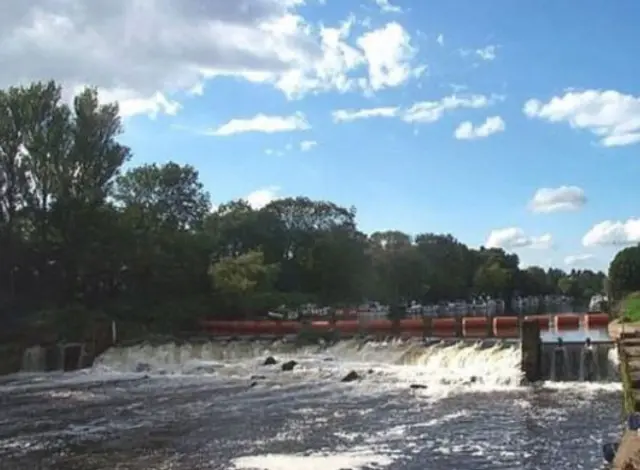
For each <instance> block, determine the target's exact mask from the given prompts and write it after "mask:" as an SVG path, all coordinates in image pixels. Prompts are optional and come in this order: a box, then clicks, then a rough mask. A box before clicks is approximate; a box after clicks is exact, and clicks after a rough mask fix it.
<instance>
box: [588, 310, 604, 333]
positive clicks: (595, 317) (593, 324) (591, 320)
mask: <svg viewBox="0 0 640 470" xmlns="http://www.w3.org/2000/svg"><path fill="white" fill-rule="evenodd" d="M608 324H609V315H607V314H606V313H587V314H586V315H585V316H584V326H585V327H587V328H591V329H593V328H605V327H606V326H607V325H608Z"/></svg>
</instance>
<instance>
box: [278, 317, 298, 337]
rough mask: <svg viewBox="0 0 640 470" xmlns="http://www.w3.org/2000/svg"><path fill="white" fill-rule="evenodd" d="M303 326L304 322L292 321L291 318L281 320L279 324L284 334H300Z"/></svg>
mask: <svg viewBox="0 0 640 470" xmlns="http://www.w3.org/2000/svg"><path fill="white" fill-rule="evenodd" d="M301 328H302V324H301V323H300V322H297V321H291V320H287V321H283V322H280V325H279V330H280V333H282V334H283V335H295V334H298V333H299V332H300V329H301Z"/></svg>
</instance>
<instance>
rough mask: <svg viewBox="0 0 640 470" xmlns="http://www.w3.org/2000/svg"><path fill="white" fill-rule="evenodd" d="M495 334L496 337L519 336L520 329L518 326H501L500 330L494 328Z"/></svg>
mask: <svg viewBox="0 0 640 470" xmlns="http://www.w3.org/2000/svg"><path fill="white" fill-rule="evenodd" d="M493 334H494V335H495V336H496V338H519V337H520V331H519V330H518V328H501V329H499V330H494V332H493Z"/></svg>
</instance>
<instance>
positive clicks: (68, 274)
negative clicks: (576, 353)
mask: <svg viewBox="0 0 640 470" xmlns="http://www.w3.org/2000/svg"><path fill="white" fill-rule="evenodd" d="M122 131H123V128H122V123H121V121H120V118H119V116H118V107H117V105H115V104H102V103H101V102H100V101H99V100H98V95H97V92H96V90H94V89H91V88H88V89H85V90H83V91H81V92H80V93H79V94H78V95H77V96H76V97H75V99H74V100H73V102H72V103H71V104H69V103H68V102H66V101H63V100H62V90H61V88H60V87H59V86H58V85H57V84H56V83H54V82H47V83H34V84H31V85H28V86H23V87H11V88H9V89H7V90H4V91H1V90H0V242H1V243H2V249H1V250H0V316H1V317H2V321H3V325H19V324H34V323H35V322H36V321H38V322H39V321H41V320H42V319H48V320H49V321H50V322H54V323H55V328H57V329H65V328H66V327H69V328H70V325H71V324H73V325H74V328H73V332H72V331H71V330H69V332H68V335H67V336H69V335H78V334H81V330H82V329H83V326H84V325H86V324H87V323H90V321H91V320H92V319H93V318H96V317H98V316H106V317H109V318H117V319H118V321H121V322H127V323H128V327H127V331H135V329H136V326H141V325H144V327H145V329H147V330H148V329H155V330H159V331H173V329H175V328H183V327H187V326H188V327H190V328H191V327H194V325H196V321H195V320H197V319H198V318H201V317H203V316H213V315H218V316H226V317H232V318H245V317H260V316H262V315H264V314H265V313H266V311H267V310H268V309H271V308H274V307H278V306H280V305H287V306H296V305H300V304H303V303H307V302H316V303H319V304H322V305H324V306H334V307H337V306H343V305H349V306H354V305H357V304H359V303H360V302H362V301H364V300H377V301H380V302H383V303H387V304H390V305H393V306H394V311H397V312H401V310H402V309H401V308H400V306H401V305H403V304H406V303H408V302H411V301H418V302H422V303H436V302H440V301H452V300H457V299H469V298H470V297H472V296H475V295H482V294H484V295H491V296H494V297H495V296H501V297H503V298H504V299H505V300H507V303H508V304H509V300H510V298H511V297H512V296H515V295H547V294H559V293H567V294H569V295H571V296H573V297H575V298H576V299H578V300H580V301H585V300H588V298H589V297H590V296H591V295H592V294H594V293H598V292H602V289H603V285H604V281H605V276H604V274H603V273H601V272H597V273H596V272H593V271H590V270H573V271H571V272H570V273H567V272H564V271H562V270H559V269H549V270H547V271H544V270H543V269H542V268H539V267H535V266H533V267H528V268H526V269H521V268H520V263H519V259H518V256H517V255H515V254H513V253H506V252H505V251H504V250H501V249H495V248H491V249H487V248H484V247H480V248H479V249H475V248H470V247H469V246H467V245H465V244H464V243H462V242H461V241H459V240H457V239H456V238H455V237H453V236H452V235H451V234H439V233H431V232H425V233H421V234H417V235H416V236H415V237H414V236H412V235H410V234H407V233H404V232H402V231H399V230H388V231H383V232H375V233H372V234H371V235H367V234H365V233H362V232H361V231H360V230H359V229H358V225H357V219H356V210H355V208H353V207H343V206H341V205H339V204H336V203H334V202H331V201H325V200H312V199H309V198H307V197H291V198H285V199H280V200H277V201H273V202H271V203H270V204H268V205H267V206H266V207H263V208H260V209H255V208H252V207H251V206H250V205H249V204H248V203H247V202H246V201H243V200H236V201H230V202H227V203H224V204H221V205H220V206H218V207H217V208H216V209H215V210H213V211H212V209H211V202H210V196H209V194H208V192H207V191H205V188H204V184H203V183H202V182H201V181H200V177H199V174H198V172H197V170H196V169H195V168H194V167H192V166H190V165H181V164H178V163H175V162H168V163H165V164H145V165H141V166H137V167H132V168H130V169H128V170H127V171H126V172H124V174H123V165H124V164H125V163H126V162H127V161H129V159H130V158H131V151H130V149H129V148H128V147H127V146H125V145H124V144H122V143H121V141H120V136H121V133H122ZM214 189H215V188H214ZM638 250H639V249H638V247H633V248H628V249H626V250H623V251H621V252H620V253H619V254H618V255H617V256H616V258H615V259H614V261H613V262H612V265H611V268H610V284H611V287H612V289H613V290H614V291H616V292H627V291H629V290H637V289H638V285H639V283H640V279H639V276H640V262H639V259H640V255H639V254H638ZM398 309H400V310H398Z"/></svg>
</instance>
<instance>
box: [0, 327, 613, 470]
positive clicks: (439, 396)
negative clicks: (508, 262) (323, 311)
mask: <svg viewBox="0 0 640 470" xmlns="http://www.w3.org/2000/svg"><path fill="white" fill-rule="evenodd" d="M267 356H274V357H275V358H276V359H277V360H278V361H279V362H282V361H285V360H289V359H294V360H296V361H298V363H299V364H298V365H297V366H296V367H295V368H294V370H293V371H282V370H281V366H280V364H277V365H272V366H265V365H263V362H264V359H265V357H267ZM519 362H520V355H519V350H518V347H517V345H503V346H494V347H489V348H487V347H484V348H481V347H479V346H472V345H468V344H467V345H454V346H446V347H444V346H430V347H426V348H425V347H424V346H423V345H421V344H419V343H417V342H402V341H392V342H377V343H376V342H369V343H363V342H358V341H355V340H354V341H343V342H340V343H338V344H336V345H333V346H330V347H326V348H325V347H306V348H298V347H295V346H294V345H292V344H282V343H276V344H268V343H255V342H254V343H233V344H230V345H222V344H219V343H201V344H184V345H175V344H167V345H157V346H150V345H147V346H134V347H128V348H119V349H112V350H110V351H108V352H107V353H105V354H104V355H103V356H102V357H100V358H99V359H98V360H97V361H96V364H95V366H94V367H93V369H90V370H85V371H79V372H74V373H48V374H43V373H31V374H17V375H13V376H8V377H5V378H2V379H0V462H1V464H0V467H1V468H2V470H5V469H7V470H8V469H26V470H34V469H60V470H63V469H64V470H73V469H78V470H80V469H82V470H98V469H101V470H102V469H104V470H107V469H109V470H111V469H144V470H160V469H162V470H169V469H171V470H183V469H184V470H197V469H220V470H300V469H306V470H344V469H383V468H388V469H394V470H396V469H397V470H409V469H416V470H418V469H419V470H425V469H429V470H440V469H443V470H444V469H447V470H450V469H456V470H457V469H470V470H483V469H513V470H522V469H530V470H534V469H539V470H547V469H549V470H551V469H553V470H559V469H572V470H575V469H587V470H588V469H598V468H602V467H603V466H602V456H601V445H602V443H603V442H607V441H611V440H614V439H615V438H616V437H618V435H619V433H620V430H621V424H620V423H621V415H620V413H621V396H620V385H619V383H618V381H617V380H615V378H614V377H613V375H612V374H611V373H610V371H600V374H599V376H598V378H599V380H598V381H597V382H557V383H556V382H545V383H544V384H542V385H539V386H536V387H534V388H532V387H524V386H521V385H520V370H519ZM351 370H354V371H356V372H358V373H359V374H360V375H361V376H362V378H361V380H357V381H355V382H351V383H342V382H341V381H340V380H341V378H342V377H344V376H345V375H346V374H347V373H348V372H349V371H351ZM411 385H414V386H416V385H417V386H422V387H426V388H419V389H414V388H411Z"/></svg>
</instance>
